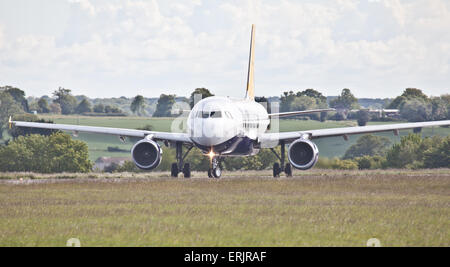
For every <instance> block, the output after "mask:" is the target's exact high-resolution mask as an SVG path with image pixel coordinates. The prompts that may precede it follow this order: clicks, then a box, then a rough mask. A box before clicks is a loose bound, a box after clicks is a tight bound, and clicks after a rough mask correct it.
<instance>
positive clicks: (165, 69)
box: [0, 0, 450, 98]
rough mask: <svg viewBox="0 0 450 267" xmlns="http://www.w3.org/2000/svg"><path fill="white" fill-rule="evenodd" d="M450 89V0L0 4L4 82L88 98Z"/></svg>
mask: <svg viewBox="0 0 450 267" xmlns="http://www.w3.org/2000/svg"><path fill="white" fill-rule="evenodd" d="M251 24H256V47H255V90H256V95H264V96H279V95H281V94H282V92H283V91H289V90H292V91H299V90H304V89H307V88H314V89H317V90H319V91H321V92H322V93H324V94H325V95H338V94H339V93H340V91H341V90H342V89H343V88H349V89H350V90H352V92H353V93H354V94H355V95H356V96H357V97H371V98H386V97H395V96H397V95H400V94H401V93H402V91H403V90H404V89H405V88H407V87H415V88H420V89H422V90H423V91H424V92H425V93H426V94H428V95H433V96H437V95H441V94H446V93H450V68H449V66H450V1H448V0H406V1H401V0H366V1H363V0H361V1H357V0H333V1H321V0H310V1H308V0H305V1H301V0H280V1H274V0H259V1H256V0H235V1H226V0H208V1H206V0H190V1H188V0H180V1H178V0H170V1H167V0H166V1H157V0H145V1H144V0H39V1H35V0H1V1H0V86H3V85H11V86H16V87H19V88H21V89H22V90H25V91H26V93H27V95H28V96H41V95H45V94H46V95H51V93H52V92H53V91H54V90H56V89H57V88H58V87H60V86H61V87H64V88H69V89H71V90H72V91H73V93H74V94H76V95H81V94H83V95H86V96H89V97H101V98H103V97H120V96H127V97H132V96H135V95H137V94H141V95H144V96H145V97H157V96H159V95H160V94H161V93H166V94H167V93H170V94H176V95H179V96H188V95H190V93H191V92H192V91H193V89H195V88H197V87H206V88H208V89H210V90H211V91H212V92H213V93H214V94H216V95H223V96H232V97H244V95H245V86H246V79H247V77H246V75H247V64H248V52H249V42H250V30H251Z"/></svg>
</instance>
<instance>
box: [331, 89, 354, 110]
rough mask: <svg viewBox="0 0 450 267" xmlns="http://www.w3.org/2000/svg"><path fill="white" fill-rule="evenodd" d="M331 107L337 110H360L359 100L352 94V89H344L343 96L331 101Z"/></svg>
mask: <svg viewBox="0 0 450 267" xmlns="http://www.w3.org/2000/svg"><path fill="white" fill-rule="evenodd" d="M330 107H332V108H336V109H346V110H351V109H356V108H359V104H358V99H357V98H356V97H355V96H354V95H353V94H352V92H351V91H350V89H347V88H345V89H342V92H341V95H340V96H338V97H337V98H336V99H333V100H331V101H330Z"/></svg>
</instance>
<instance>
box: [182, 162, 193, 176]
mask: <svg viewBox="0 0 450 267" xmlns="http://www.w3.org/2000/svg"><path fill="white" fill-rule="evenodd" d="M183 174H184V178H191V165H190V164H189V163H185V164H184V168H183Z"/></svg>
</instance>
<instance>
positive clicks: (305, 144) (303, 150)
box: [288, 139, 319, 170]
mask: <svg viewBox="0 0 450 267" xmlns="http://www.w3.org/2000/svg"><path fill="white" fill-rule="evenodd" d="M288 158H289V162H290V163H291V164H292V166H294V168H296V169H299V170H308V169H311V168H312V167H313V166H314V164H316V162H317V160H318V159H319V149H318V148H317V146H316V144H314V143H313V142H311V141H309V140H307V139H298V140H295V141H294V142H293V143H291V144H290V145H289V150H288Z"/></svg>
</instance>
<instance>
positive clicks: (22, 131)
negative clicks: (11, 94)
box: [8, 113, 58, 139]
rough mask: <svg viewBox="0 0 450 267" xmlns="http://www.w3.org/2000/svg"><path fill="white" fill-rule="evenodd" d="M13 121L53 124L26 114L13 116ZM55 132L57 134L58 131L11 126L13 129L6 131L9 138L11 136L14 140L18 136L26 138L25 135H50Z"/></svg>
mask: <svg viewBox="0 0 450 267" xmlns="http://www.w3.org/2000/svg"><path fill="white" fill-rule="evenodd" d="M13 119H14V120H16V121H27V122H39V123H53V121H46V120H43V119H39V118H38V116H36V115H34V114H27V113H24V114H17V115H14V116H13ZM56 132H58V130H51V129H41V128H29V127H16V126H13V127H11V129H8V134H9V135H10V136H12V137H13V138H14V139H15V138H17V137H19V136H26V135H31V134H40V135H51V134H52V133H56Z"/></svg>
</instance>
